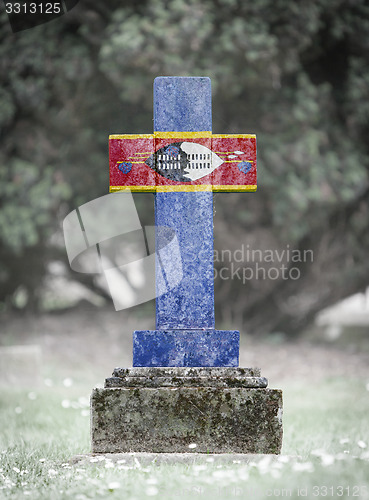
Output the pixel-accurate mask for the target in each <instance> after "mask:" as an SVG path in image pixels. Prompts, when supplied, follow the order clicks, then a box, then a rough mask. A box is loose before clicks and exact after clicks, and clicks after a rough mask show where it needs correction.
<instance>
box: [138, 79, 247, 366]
mask: <svg viewBox="0 0 369 500" xmlns="http://www.w3.org/2000/svg"><path fill="white" fill-rule="evenodd" d="M211 129H212V120H211V84H210V79H209V78H203V77H158V78H156V79H155V82H154V131H155V132H202V131H211ZM154 196H155V225H156V226H157V227H158V230H157V232H156V245H157V248H158V246H159V247H164V241H163V240H164V239H165V235H164V234H162V233H161V231H160V228H162V227H169V228H172V229H173V230H174V231H175V233H176V236H177V239H178V242H179V247H180V252H181V262H180V263H177V264H178V265H181V266H182V272H183V278H182V280H181V282H180V284H179V285H178V286H176V287H175V288H173V289H172V290H170V291H168V292H166V293H164V294H162V295H160V293H157V298H156V329H155V330H144V331H135V332H134V334H133V366H147V367H149V366H187V367H190V366H198V367H202V366H203V367H210V366H218V367H219V366H220V367H221V366H238V359H239V332H238V331H236V330H215V317H214V271H213V267H214V262H213V193H212V191H194V192H156V193H155V195H154ZM171 257H172V256H171V255H170V254H169V255H168V254H167V255H164V256H163V255H161V259H163V258H164V259H168V260H169V261H170V259H171ZM169 263H170V265H171V266H172V267H173V266H175V265H176V262H167V263H164V264H165V265H164V268H166V266H167V264H169ZM158 268H159V267H158V266H157V269H158ZM158 282H159V276H158V273H156V286H157V289H158V288H159V284H158Z"/></svg>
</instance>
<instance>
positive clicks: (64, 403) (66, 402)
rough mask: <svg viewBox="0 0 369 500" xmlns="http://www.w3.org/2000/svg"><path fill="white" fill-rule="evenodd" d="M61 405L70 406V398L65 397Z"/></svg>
mask: <svg viewBox="0 0 369 500" xmlns="http://www.w3.org/2000/svg"><path fill="white" fill-rule="evenodd" d="M61 405H62V407H63V408H69V407H70V401H69V399H63V401H62V402H61Z"/></svg>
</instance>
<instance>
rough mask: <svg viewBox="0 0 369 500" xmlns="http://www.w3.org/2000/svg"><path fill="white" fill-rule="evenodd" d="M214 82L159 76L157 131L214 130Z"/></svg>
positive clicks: (207, 79) (155, 109)
mask: <svg viewBox="0 0 369 500" xmlns="http://www.w3.org/2000/svg"><path fill="white" fill-rule="evenodd" d="M211 121H212V120H211V81H210V78H207V77H181V76H159V77H158V78H155V80H154V130H155V131H156V132H202V131H204V130H211Z"/></svg>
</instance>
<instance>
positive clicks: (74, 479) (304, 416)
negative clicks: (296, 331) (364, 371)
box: [0, 377, 369, 500]
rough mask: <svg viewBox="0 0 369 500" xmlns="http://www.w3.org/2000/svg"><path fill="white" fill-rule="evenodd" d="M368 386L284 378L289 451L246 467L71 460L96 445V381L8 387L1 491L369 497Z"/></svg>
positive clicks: (1, 415) (78, 495)
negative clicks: (92, 405)
mask: <svg viewBox="0 0 369 500" xmlns="http://www.w3.org/2000/svg"><path fill="white" fill-rule="evenodd" d="M367 383H368V380H363V379H362V378H361V379H359V378H357V379H354V378H352V379H347V378H345V377H342V378H340V377H331V378H325V379H324V380H320V381H319V382H313V383H311V384H309V383H308V382H307V381H306V380H301V381H299V380H296V381H294V382H288V383H283V384H281V385H280V386H279V387H281V388H282V389H283V391H284V444H283V450H282V455H281V456H280V457H279V458H275V457H265V456H264V457H256V458H255V460H253V459H251V462H249V463H248V464H245V463H237V461H235V462H234V461H233V460H232V458H231V459H230V461H229V463H228V464H224V463H220V461H219V460H217V457H214V456H208V457H207V456H206V455H205V456H201V459H198V455H194V461H193V463H191V464H186V465H185V464H175V465H169V464H161V465H160V464H155V463H149V464H148V463H140V460H139V459H138V460H137V459H136V460H133V461H127V462H124V461H118V462H113V461H112V460H109V458H108V457H106V458H105V459H102V460H99V461H97V459H96V458H91V459H90V458H88V459H87V460H85V461H83V462H81V463H77V464H75V465H72V464H71V462H70V460H71V458H72V457H73V456H75V455H78V454H87V453H89V451H90V444H89V411H88V405H89V401H88V399H89V393H90V392H91V386H88V385H85V384H84V385H80V386H79V385H76V384H73V385H71V386H69V387H65V386H64V385H63V384H55V385H54V386H53V387H45V388H42V389H39V390H35V391H32V392H30V391H25V390H12V391H11V390H4V389H2V390H1V392H0V498H16V499H18V498H22V499H23V498H24V497H27V496H28V497H29V498H31V499H50V500H57V499H66V498H68V499H75V500H83V499H88V498H103V499H105V498H107V499H119V500H121V499H141V498H149V497H157V498H160V499H174V498H201V499H214V498H222V499H231V498H233V497H235V498H250V499H251V498H252V499H259V498H270V497H272V498H274V497H289V498H300V497H306V498H309V499H310V498H320V497H328V498H360V499H364V498H369V418H368V416H369V392H368V388H369V387H368V386H367ZM66 385H70V384H68V383H67V384H66ZM189 451H191V450H189Z"/></svg>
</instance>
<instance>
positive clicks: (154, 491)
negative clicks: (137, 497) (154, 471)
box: [146, 486, 159, 497]
mask: <svg viewBox="0 0 369 500" xmlns="http://www.w3.org/2000/svg"><path fill="white" fill-rule="evenodd" d="M158 493H159V490H158V488H156V487H155V486H150V487H149V488H147V489H146V495H147V496H148V497H154V496H155V495H157V494H158Z"/></svg>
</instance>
